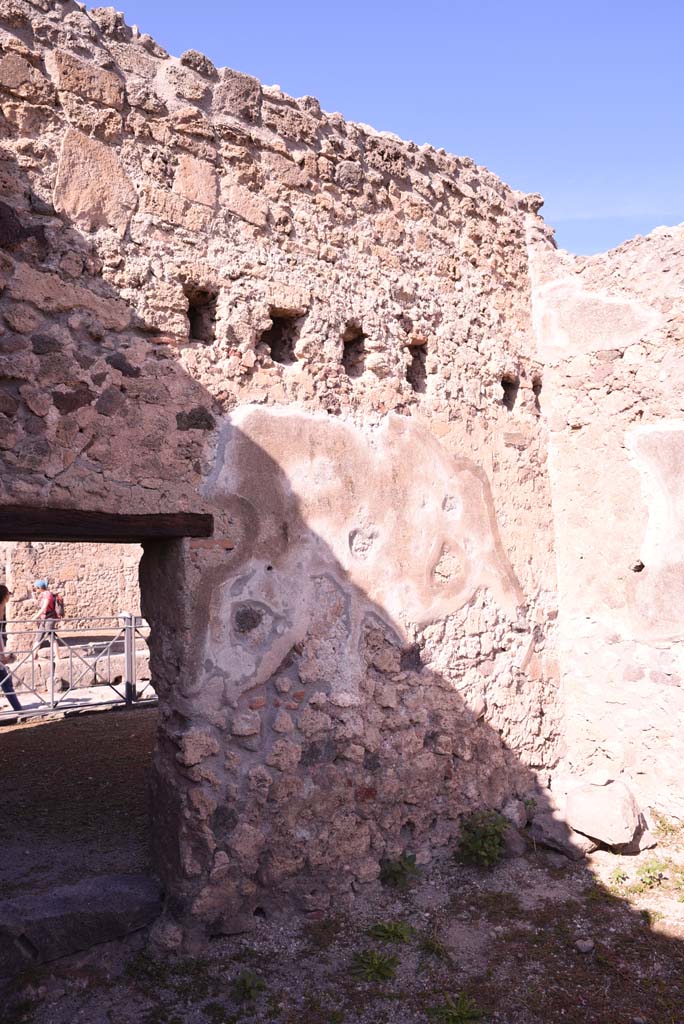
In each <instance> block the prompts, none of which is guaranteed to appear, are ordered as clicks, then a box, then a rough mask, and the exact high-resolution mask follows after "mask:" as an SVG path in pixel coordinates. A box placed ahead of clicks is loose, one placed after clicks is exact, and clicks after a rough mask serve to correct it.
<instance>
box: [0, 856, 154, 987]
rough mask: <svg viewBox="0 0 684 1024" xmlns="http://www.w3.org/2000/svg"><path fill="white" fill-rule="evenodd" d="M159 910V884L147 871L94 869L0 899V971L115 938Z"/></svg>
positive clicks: (149, 920)
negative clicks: (72, 880)
mask: <svg viewBox="0 0 684 1024" xmlns="http://www.w3.org/2000/svg"><path fill="white" fill-rule="evenodd" d="M160 912H161V893H160V889H159V884H158V883H157V882H155V881H154V879H152V878H149V877H148V876H147V875H99V876H95V877H92V878H84V879H82V880H81V881H80V882H77V883H76V884H75V885H64V886H60V887H59V888H57V889H53V890H51V891H50V892H49V893H38V894H35V895H34V894H27V895H25V896H16V897H14V898H13V899H7V900H3V901H2V902H0V938H1V939H2V947H3V955H2V958H1V960H0V972H2V973H3V974H4V975H6V976H7V975H12V974H15V973H17V972H19V971H21V970H25V969H26V968H28V967H30V966H33V965H35V964H36V963H46V962H48V961H50V960H56V959H57V958H58V957H62V956H66V955H67V954H69V953H75V952H78V951H79V950H82V949H89V948H90V947H91V946H96V945H98V944H100V943H103V942H111V941H112V940H113V939H119V938H121V937H122V936H124V935H127V934H128V933H129V932H132V931H137V930H138V929H139V928H144V927H145V926H146V925H148V924H151V923H152V921H154V919H155V918H156V917H157V916H158V914H159V913H160Z"/></svg>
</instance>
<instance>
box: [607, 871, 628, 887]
mask: <svg viewBox="0 0 684 1024" xmlns="http://www.w3.org/2000/svg"><path fill="white" fill-rule="evenodd" d="M628 878H629V875H628V874H627V872H626V871H625V869H624V868H615V871H613V872H612V874H611V876H610V883H611V885H624V884H625V882H626V881H627V879H628Z"/></svg>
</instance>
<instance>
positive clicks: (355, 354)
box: [342, 321, 366, 377]
mask: <svg viewBox="0 0 684 1024" xmlns="http://www.w3.org/2000/svg"><path fill="white" fill-rule="evenodd" d="M365 341H366V335H365V334H364V333H363V328H362V327H361V325H360V324H358V323H356V322H354V321H350V322H349V323H348V324H347V326H346V327H345V329H344V334H343V335H342V366H343V367H344V372H345V373H346V374H347V376H348V377H360V376H361V374H362V373H363V371H364V370H365V369H366V346H365Z"/></svg>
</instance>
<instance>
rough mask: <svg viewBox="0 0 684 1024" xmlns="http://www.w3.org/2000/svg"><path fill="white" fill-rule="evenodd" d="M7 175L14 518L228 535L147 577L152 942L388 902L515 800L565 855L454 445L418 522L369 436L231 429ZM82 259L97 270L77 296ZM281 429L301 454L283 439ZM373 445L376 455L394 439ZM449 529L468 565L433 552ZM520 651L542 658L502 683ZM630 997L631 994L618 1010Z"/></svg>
mask: <svg viewBox="0 0 684 1024" xmlns="http://www.w3.org/2000/svg"><path fill="white" fill-rule="evenodd" d="M2 170H3V174H4V180H5V181H6V182H7V183H9V185H10V186H11V187H8V199H9V201H10V202H11V204H12V206H11V207H10V206H9V205H7V209H9V210H10V214H7V213H6V210H5V212H4V213H3V217H4V220H3V221H2V234H1V236H0V244H1V245H2V246H3V248H4V254H3V256H2V264H1V267H0V269H1V270H2V273H3V276H4V279H5V281H6V282H7V287H6V289H5V292H4V294H3V296H2V298H1V299H0V303H1V306H0V309H1V312H2V315H3V316H4V320H5V323H6V325H7V330H6V331H5V333H4V334H2V336H0V353H1V354H2V372H3V374H4V377H3V378H2V380H1V381H0V400H1V402H2V420H1V423H0V425H1V426H2V436H3V443H4V444H5V448H4V450H3V452H2V459H3V470H2V477H1V479H2V492H3V501H4V503H5V504H8V503H11V502H12V501H17V495H18V494H21V496H22V500H23V502H24V503H25V504H29V503H31V502H35V503H36V505H44V504H47V503H48V501H49V502H51V503H54V504H57V505H62V506H65V507H74V508H79V507H98V508H102V507H112V508H113V507H116V508H117V510H118V511H128V510H131V511H149V512H155V511H168V510H169V507H171V508H181V509H182V508H183V507H184V506H185V504H186V503H192V507H193V510H198V505H199V506H200V510H202V511H212V512H213V513H214V515H215V521H216V524H217V534H216V536H215V537H214V538H213V540H212V541H211V542H209V543H205V542H188V541H186V542H173V543H166V544H161V543H159V544H153V545H152V544H151V545H147V546H146V549H145V553H144V556H143V560H142V564H141V585H142V600H143V613H144V614H145V616H146V617H147V618H148V619H149V620H150V622H151V625H152V627H153V632H152V637H153V641H152V658H153V671H154V676H155V685H156V687H157V690H158V692H159V695H160V711H161V725H160V734H159V745H158V750H157V753H156V760H155V792H156V799H155V801H154V807H153V832H154V838H155V847H156V860H157V865H158V868H159V870H160V872H161V874H162V876H163V878H164V881H165V884H166V889H167V912H166V914H165V916H164V917H163V918H162V919H161V921H160V922H159V924H158V926H157V929H156V938H157V940H158V941H159V942H162V943H164V944H165V945H166V946H167V947H168V948H173V947H174V946H175V947H178V946H180V945H181V944H182V943H185V944H186V946H191V945H192V944H193V943H194V942H196V941H198V940H200V939H203V938H206V936H207V935H208V934H217V933H223V932H232V931H236V930H239V929H243V928H247V927H249V926H250V924H252V923H253V922H254V918H255V915H256V916H263V915H264V914H265V915H267V916H268V915H271V914H276V913H278V912H279V911H282V910H283V909H287V908H289V907H296V908H298V909H301V910H302V911H305V912H314V911H321V910H325V908H327V907H332V906H335V907H339V906H340V905H341V904H344V903H345V902H348V901H351V900H352V899H353V898H354V897H357V898H358V897H359V896H360V895H362V894H363V892H364V890H365V887H366V886H374V885H376V884H377V879H378V874H379V864H380V861H381V860H383V859H390V860H391V859H394V858H397V857H398V856H400V855H401V854H402V853H413V854H415V855H416V858H417V859H418V860H419V861H420V862H422V863H427V862H428V861H429V860H430V858H431V857H433V856H435V855H439V854H440V853H444V854H447V853H450V852H451V851H452V849H453V845H454V841H455V837H456V836H457V833H458V829H459V815H461V814H462V813H463V812H465V811H468V810H469V809H471V808H474V807H479V806H490V807H502V806H503V805H504V804H505V803H506V802H507V801H508V800H509V799H511V798H525V797H528V796H530V795H533V796H534V799H535V800H537V802H538V805H537V813H536V815H535V821H536V825H535V823H533V828H536V829H537V833H536V834H537V836H538V838H540V831H539V830H541V828H542V825H541V824H540V822H542V820H544V819H546V824H545V827H546V830H547V832H549V831H551V830H552V828H553V829H555V832H556V839H555V842H556V843H557V845H559V846H562V847H565V846H568V845H569V844H570V843H571V841H572V837H571V835H570V833H569V830H568V829H567V828H566V827H565V826H564V825H562V823H558V824H556V825H552V824H551V821H550V806H549V804H548V794H546V793H545V792H544V791H542V790H540V789H539V787H538V782H537V769H542V768H543V767H544V765H543V760H542V757H541V753H540V752H541V751H542V750H543V748H544V746H545V744H546V742H547V739H548V737H547V735H546V733H545V728H546V726H545V721H546V719H547V717H548V716H547V711H548V707H547V706H546V703H547V702H548V700H549V695H548V694H546V693H544V690H543V687H541V686H539V685H538V684H536V683H533V682H532V681H531V680H530V679H528V678H527V677H526V676H525V671H524V667H523V666H524V665H525V664H526V658H527V654H526V652H527V651H528V650H529V649H530V648H529V645H530V642H531V641H532V640H533V639H538V638H537V637H536V634H535V631H534V630H532V629H531V627H530V626H529V624H528V623H526V622H525V621H524V620H521V618H520V616H519V615H518V612H517V608H516V605H518V604H520V603H523V602H520V601H519V596H518V595H517V594H516V586H517V585H516V584H515V581H514V580H513V579H512V578H511V574H510V567H509V566H508V563H507V560H506V559H505V556H504V555H503V553H502V551H501V549H500V543H499V541H498V538H497V535H496V527H495V524H494V521H493V512H492V509H491V499H490V498H489V496H488V489H487V487H486V481H484V480H483V478H482V475H481V473H480V472H479V470H477V468H475V467H472V466H470V467H469V466H463V465H461V466H459V465H457V464H456V463H455V462H454V461H453V460H451V464H452V468H453V476H454V479H458V478H459V475H461V484H462V485H463V486H462V487H461V490H460V491H459V493H458V494H456V495H454V493H453V492H452V490H451V489H450V487H446V486H445V480H447V479H448V478H449V475H450V470H449V465H450V459H451V457H450V456H446V455H444V456H442V455H440V456H439V459H440V460H441V459H442V458H443V460H444V461H443V462H439V464H438V465H437V469H438V472H436V473H431V472H429V471H428V466H434V465H436V464H435V463H434V461H433V459H432V456H433V455H434V453H435V451H436V448H435V446H437V448H439V446H438V445H437V442H435V441H434V440H433V439H430V440H429V442H428V441H425V445H428V443H429V446H430V447H429V448H426V447H421V449H420V450H421V453H422V455H421V456H417V457H415V462H416V468H417V469H420V474H419V475H417V476H416V487H418V489H419V490H418V495H420V493H421V492H420V488H424V497H425V501H424V502H423V501H421V500H420V497H419V496H418V497H416V494H415V493H413V492H411V494H410V495H409V496H408V497H410V501H406V507H407V508H410V509H411V514H410V516H408V517H406V518H405V519H404V520H403V521H402V524H401V529H399V524H398V520H397V519H396V518H395V519H393V518H392V517H393V516H395V515H396V514H397V513H396V511H395V510H397V509H400V508H401V507H402V506H401V502H402V501H404V498H405V495H404V493H403V492H402V489H401V487H400V488H399V489H398V490H396V489H395V490H394V491H393V490H392V488H391V487H390V488H389V490H385V489H383V488H384V483H383V480H384V479H385V478H384V477H383V476H382V473H381V474H380V476H378V475H377V473H375V472H374V469H375V468H377V465H378V464H376V463H374V461H373V458H374V457H375V456H373V458H371V456H370V454H369V453H368V452H367V453H366V454H365V455H364V453H363V451H362V450H361V451H360V450H359V448H358V445H359V443H360V442H359V438H360V437H363V435H361V434H360V432H358V431H354V429H353V428H349V427H347V426H345V425H343V424H340V425H339V429H338V430H337V433H336V432H335V430H334V429H332V428H330V429H328V428H327V427H322V426H321V424H322V422H323V421H321V420H316V421H315V425H312V424H311V421H309V420H307V419H306V418H305V417H304V416H303V415H302V414H298V416H294V415H290V418H289V420H287V421H285V420H282V419H281V420H280V421H278V420H277V419H275V418H272V417H271V415H270V414H265V415H264V416H263V417H262V418H261V419H255V420H253V422H252V423H251V424H250V423H249V422H244V423H242V425H241V426H234V425H231V424H228V423H227V421H225V420H224V421H222V422H221V424H220V429H219V430H214V426H215V423H216V420H217V418H218V419H220V417H221V410H220V408H219V407H218V405H217V403H216V402H215V401H214V399H213V398H212V396H211V395H210V393H209V391H208V390H207V389H206V388H205V387H203V386H202V385H201V384H200V383H199V382H198V381H196V380H194V379H192V378H190V377H189V376H188V374H187V373H186V371H185V370H184V369H183V368H182V367H181V365H180V363H179V362H178V361H177V360H176V359H174V355H173V353H172V352H171V351H170V350H169V349H168V347H167V346H165V345H159V344H155V343H154V340H151V339H150V335H149V333H148V332H147V331H146V330H145V329H144V325H140V324H139V323H138V324H136V322H135V320H134V319H133V317H132V314H131V313H130V310H128V308H127V307H124V304H123V302H122V300H121V299H120V298H119V297H118V296H117V295H116V293H115V291H114V289H113V288H112V287H111V286H110V285H106V284H104V283H103V282H102V280H101V279H100V278H99V277H97V276H96V275H95V274H90V275H89V271H88V267H94V266H96V264H97V260H96V257H97V253H96V252H94V251H93V243H92V241H91V240H89V239H87V238H85V237H84V236H82V235H80V234H79V233H78V232H76V231H74V230H73V229H72V228H71V227H70V226H69V225H68V224H66V223H65V222H64V221H62V220H60V219H59V218H57V217H56V216H55V214H54V211H53V210H51V209H49V208H46V206H45V204H44V203H42V204H41V201H38V200H37V198H36V197H35V196H33V195H32V192H31V188H30V184H29V182H28V181H27V179H26V177H25V175H24V174H23V173H22V172H19V171H18V170H17V168H16V165H14V164H12V163H10V162H9V161H7V162H6V163H4V164H3V165H2ZM8 225H9V227H8ZM67 253H69V254H71V256H72V257H73V256H74V255H76V256H77V257H78V259H77V260H76V263H77V264H78V262H79V260H81V263H80V264H79V265H80V266H81V267H82V269H81V270H80V271H79V275H78V277H79V279H78V281H77V282H76V283H74V281H73V280H72V279H71V278H70V277H69V276H68V273H67V271H66V270H65V269H64V267H65V264H63V262H62V261H63V259H64V257H65V256H66V254H67ZM74 265H75V263H74V260H73V259H72V260H71V261H70V263H69V264H68V266H69V267H71V268H73V267H74ZM27 281H31V282H32V283H33V287H32V288H31V289H30V290H28V291H27V288H26V282H27ZM112 308H113V309H115V311H116V313H117V317H118V319H117V318H116V317H114V316H113V315H110V314H111V311H112ZM216 344H217V345H220V340H219V341H217V342H216ZM36 410H38V411H36ZM53 410H54V413H53ZM198 410H199V412H198ZM48 412H51V413H53V415H51V416H47V413H48ZM200 413H201V414H200ZM239 419H240V418H239V417H237V418H236V422H239ZM284 426H286V427H287V429H286V430H285V431H284V433H283V435H282V440H283V441H285V442H286V445H285V449H286V450H284V449H283V445H282V443H281V442H278V443H277V444H275V442H274V440H273V438H274V437H275V438H276V439H277V435H278V429H279V428H280V427H284ZM300 428H303V429H300ZM384 429H386V430H387V432H388V434H387V437H386V439H385V441H384V442H383V443H384V445H385V448H384V452H385V454H384V456H383V458H382V459H380V463H379V464H380V466H381V468H382V469H383V472H384V471H385V470H386V474H387V476H386V479H387V480H389V481H390V482H391V481H393V480H394V481H397V480H402V479H404V480H405V473H406V467H407V459H408V461H409V464H412V461H413V458H414V456H413V455H412V454H411V453H410V452H409V453H408V454H407V451H406V450H405V449H404V448H402V444H403V440H402V439H405V435H406V433H407V432H408V433H409V434H410V433H411V432H412V430H413V428H412V427H401V428H399V427H398V426H397V427H395V426H391V425H389V426H387V427H386V428H384ZM393 431H397V432H398V433H397V435H396V436H395V437H393V436H392V432H393ZM113 438H116V442H117V443H116V444H114V443H112V442H113ZM297 438H299V440H297ZM176 440H177V441H178V442H179V443H175V442H176ZM303 440H305V445H303V443H302V442H303ZM295 442H296V443H295ZM366 443H367V444H368V445H369V452H370V449H371V448H372V447H373V444H375V443H376V439H374V440H373V442H369V441H368V438H367V437H366ZM290 444H292V445H293V446H294V448H295V450H296V452H297V457H296V459H293V458H292V456H291V453H289V447H290ZM331 445H332V446H333V449H334V455H335V457H334V458H333V459H332V460H331V457H330V456H331ZM216 451H218V453H219V454H218V456H217V460H216V459H215V458H214V453H215V452H216ZM426 451H427V452H428V455H429V460H428V463H427V464H425V463H424V464H423V465H418V463H419V462H420V458H423V460H425V453H426ZM440 451H441V449H440ZM359 454H360V455H361V458H358V456H359ZM276 456H277V458H276ZM286 456H287V458H286ZM212 459H214V462H213V469H214V472H213V474H212V473H211V468H212ZM280 459H283V462H284V464H285V468H284V467H283V465H281V464H280V463H279V460H280ZM288 460H290V463H288ZM438 461H439V460H438ZM324 464H325V465H324ZM383 467H384V468H383ZM324 470H325V473H327V474H329V475H328V476H327V477H325V476H321V474H322V473H323V472H324ZM400 470H401V471H400ZM463 474H465V476H463ZM142 480H144V481H146V485H145V487H144V488H141V486H140V481H142ZM167 480H172V481H176V483H175V485H174V489H171V488H170V487H169V486H168V485H167V484H166V481H167ZM325 480H327V487H328V489H327V490H326V486H324V482H325ZM202 481H205V482H206V491H205V493H204V494H203V495H202V497H201V498H200V499H199V500H198V489H199V486H200V484H201V483H202ZM474 481H479V484H478V485H477V486H475V484H474ZM379 484H382V486H379ZM378 495H380V496H381V499H382V500H381V501H380V502H379V505H378V501H377V499H378ZM352 498H353V500H352ZM456 498H457V499H458V501H455V500H452V499H456ZM390 499H391V500H390ZM459 501H460V502H461V506H462V510H463V515H464V516H465V519H464V520H463V522H462V524H461V525H460V526H458V525H454V516H455V513H456V512H457V511H458V507H459V505H458V502H459ZM388 502H389V504H388ZM364 503H365V505H364ZM340 504H341V506H342V507H341V509H340ZM314 506H315V507H314ZM382 506H386V507H385V508H384V518H383V516H382V515H379V513H378V509H379V511H380V512H382V511H383V508H382ZM364 507H367V511H368V512H369V514H368V516H367V517H366V520H363V517H361V518H359V517H360V515H361V512H362V510H363V508H364ZM371 508H372V509H373V510H374V514H373V515H370V509H371ZM424 510H427V512H428V520H427V521H426V518H425V514H424ZM388 517H389V518H388ZM435 524H437V526H435ZM440 524H441V525H440ZM374 530H375V531H376V537H375V538H374V536H373V531H374ZM402 531H403V532H402ZM432 531H435V532H437V533H440V531H441V533H440V535H442V536H443V537H447V536H448V537H451V538H453V548H454V550H453V551H452V550H449V551H447V552H444V551H443V550H442V548H441V547H440V549H439V551H437V550H436V549H435V548H434V546H433V545H432V538H431V536H430V534H431V532H432ZM376 541H377V545H378V546H377V548H376V549H375V550H376V551H377V552H382V556H381V557H380V559H379V564H377V565H376V568H374V569H373V571H372V572H369V568H368V567H369V566H370V565H372V564H373V561H372V560H373V558H376V557H379V556H378V555H374V554H372V552H373V550H374V546H375V544H376ZM457 544H458V545H460V547H459V551H460V555H458V557H457V555H456V545H457ZM345 545H346V548H345ZM445 555H451V556H453V558H452V560H450V559H449V558H448V557H444V558H443V556H445ZM458 558H460V559H461V561H460V562H459V561H458ZM369 559H370V560H369ZM486 566H489V568H488V569H487V572H485V571H484V569H485V567H486ZM438 567H439V572H438V571H437V569H438ZM378 576H380V579H381V582H382V585H381V586H379V585H378V582H377V580H378ZM438 577H441V578H442V579H443V580H444V582H440V581H439V579H438ZM407 580H408V585H409V589H408V591H407V590H406V587H407ZM454 581H457V582H454ZM497 581H498V582H497ZM497 587H498V588H499V597H498V599H497V598H496V596H495V595H496V591H497ZM445 592H446V594H447V598H446V600H445V597H444V594H445ZM426 593H427V594H428V597H430V594H432V596H433V598H434V602H435V603H434V605H431V607H432V612H431V616H429V617H428V618H429V621H428V622H420V621H419V617H418V616H416V615H415V614H414V605H413V603H412V602H414V601H415V602H417V603H418V604H420V602H421V601H423V600H424V598H425V594H426ZM493 595H494V596H493ZM511 596H514V597H515V600H513V601H511ZM428 603H429V602H428ZM433 620H434V621H433ZM485 636H487V637H488V639H487V640H486V641H485V642H483V637H485ZM489 644H491V646H490V647H488V645H489ZM523 648H525V650H524V651H523ZM509 651H520V652H521V653H522V654H523V656H522V657H521V658H520V659H519V660H518V661H517V662H514V661H513V660H511V665H510V671H508V672H504V673H501V674H497V675H495V674H493V673H492V665H491V663H492V662H493V664H494V665H496V662H497V658H498V657H500V656H503V657H504V658H506V657H508V652H509ZM466 680H470V682H468V683H467V685H466V686H465V687H464V686H463V684H464V682H465V681H466ZM462 687H463V689H462ZM485 714H486V715H487V718H488V720H485V717H484V716H485ZM552 732H553V730H552ZM516 806H517V810H518V812H519V811H520V805H516ZM520 824H522V822H520ZM547 839H548V836H547ZM639 924H640V926H641V927H643V925H641V922H639ZM619 990H620V985H619V979H618V980H616V982H615V986H614V989H613V991H612V992H611V998H612V999H613V1002H612V1004H611V1006H612V1009H613V1010H616V1008H617V1006H618V1005H619V998H620V991H619Z"/></svg>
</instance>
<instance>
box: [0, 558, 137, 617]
mask: <svg viewBox="0 0 684 1024" xmlns="http://www.w3.org/2000/svg"><path fill="white" fill-rule="evenodd" d="M141 555H142V549H141V547H140V546H139V545H138V544H82V543H81V544H79V543H73V544H54V543H49V542H45V541H35V542H32V543H28V542H6V543H2V544H0V562H1V563H2V564H3V567H4V579H3V582H4V583H6V584H7V586H8V587H9V589H10V590H11V592H12V600H11V602H10V604H9V607H8V617H9V618H10V619H30V618H32V617H33V615H34V614H35V611H36V600H35V594H34V591H33V582H34V580H36V579H47V580H48V583H49V584H50V589H51V590H53V591H55V592H57V593H59V594H61V596H62V598H63V599H64V602H65V607H66V615H67V616H68V617H69V618H70V619H71V618H75V619H82V618H96V617H99V616H102V617H105V618H110V617H111V616H116V615H119V613H120V612H122V611H130V612H133V613H136V612H138V613H139V612H140V587H139V584H138V565H139V563H140V558H141Z"/></svg>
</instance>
